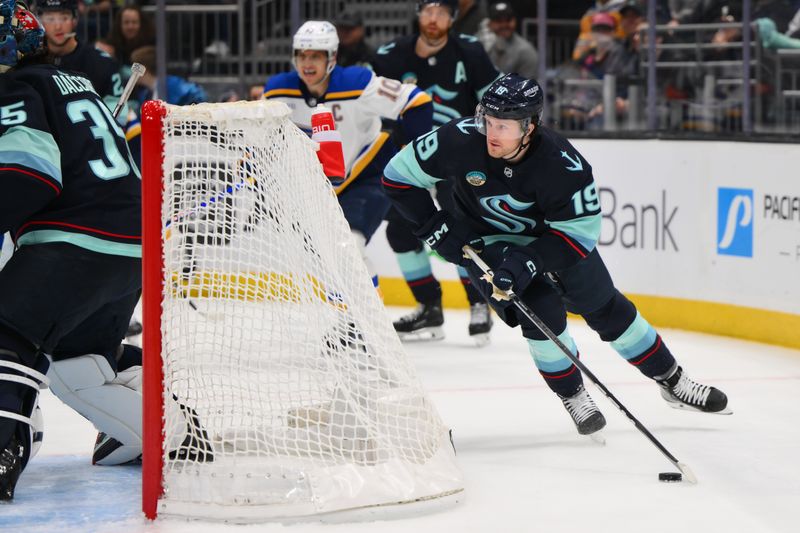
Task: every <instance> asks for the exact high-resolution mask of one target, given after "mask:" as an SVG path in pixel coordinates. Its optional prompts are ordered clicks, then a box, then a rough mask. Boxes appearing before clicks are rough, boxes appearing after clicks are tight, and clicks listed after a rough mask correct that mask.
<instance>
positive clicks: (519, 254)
mask: <svg viewBox="0 0 800 533" xmlns="http://www.w3.org/2000/svg"><path fill="white" fill-rule="evenodd" d="M538 272H539V267H538V259H537V257H536V255H535V254H534V252H533V250H531V249H530V248H528V247H525V246H511V247H508V248H506V249H505V250H504V251H503V262H502V263H500V266H499V267H498V268H497V270H495V271H494V278H493V279H492V283H493V284H494V286H495V287H497V288H498V289H500V290H501V291H506V292H508V291H510V290H513V291H514V292H515V293H517V294H522V293H523V292H525V289H527V288H528V285H530V284H531V282H532V281H533V280H534V278H536V274H538Z"/></svg>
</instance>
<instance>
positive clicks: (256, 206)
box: [160, 102, 462, 519]
mask: <svg viewBox="0 0 800 533" xmlns="http://www.w3.org/2000/svg"><path fill="white" fill-rule="evenodd" d="M287 117H288V108H287V107H285V106H284V105H282V104H275V103H267V102H256V103H248V104H244V103H242V104H224V105H222V104H214V105H205V104H204V105H200V106H191V107H172V106H169V107H168V112H167V116H166V118H165V121H164V155H165V157H164V200H163V204H162V222H163V227H164V228H165V233H164V255H165V269H164V271H165V279H164V283H165V291H164V295H163V317H162V334H163V343H162V357H163V362H164V374H165V382H164V402H165V440H164V443H165V444H164V448H165V449H164V461H165V462H164V489H165V492H164V496H163V497H162V499H161V501H160V512H161V513H166V514H170V513H174V514H180V515H190V516H200V517H203V516H205V517H217V518H227V519H231V518H243V519H257V518H261V517H280V516H292V515H305V514H312V513H320V512H328V511H335V510H341V509H350V508H358V507H364V506H371V505H382V504H387V503H399V502H409V501H414V500H418V499H427V498H431V497H437V496H441V495H447V494H450V493H453V492H456V491H458V490H460V489H461V487H462V485H461V479H460V474H459V471H458V468H457V467H456V465H455V462H454V458H453V451H452V447H451V445H450V442H449V439H448V437H447V429H446V428H445V426H444V425H443V424H442V421H441V420H440V418H439V416H438V414H437V413H436V411H435V409H434V408H433V406H432V405H431V404H430V402H429V401H428V399H427V398H426V397H425V395H424V393H423V391H422V388H421V385H420V383H419V381H418V379H417V377H416V375H415V372H414V370H413V368H412V367H411V366H410V365H409V363H408V361H407V359H406V355H405V353H404V351H403V348H402V345H401V344H400V342H399V340H398V338H397V335H396V334H395V332H394V330H393V328H392V325H391V322H390V320H389V319H388V317H387V315H386V313H385V311H384V309H383V304H382V302H381V300H380V298H379V297H378V295H377V294H376V292H375V289H374V288H373V287H372V283H371V280H370V277H369V274H368V273H367V269H366V267H365V266H364V264H363V260H362V259H361V255H360V253H359V251H358V249H357V245H356V243H355V241H354V240H353V238H352V236H351V234H350V230H349V228H348V225H347V222H346V221H345V219H344V217H343V215H342V213H341V209H340V208H339V204H338V202H337V201H336V197H335V194H334V193H333V190H332V188H331V187H330V185H329V184H328V183H327V180H326V179H325V176H324V175H323V173H322V170H321V168H320V166H319V164H318V162H317V159H316V155H315V153H314V151H313V144H312V143H311V141H310V140H309V139H308V138H307V137H306V136H305V135H304V134H303V133H302V132H301V131H300V130H299V129H297V128H296V127H295V126H294V125H293V124H291V122H289V120H288V118H287Z"/></svg>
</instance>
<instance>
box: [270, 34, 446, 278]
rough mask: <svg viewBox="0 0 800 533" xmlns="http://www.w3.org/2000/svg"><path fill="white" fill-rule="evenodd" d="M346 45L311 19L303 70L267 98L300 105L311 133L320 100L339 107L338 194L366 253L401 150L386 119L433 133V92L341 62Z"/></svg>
mask: <svg viewBox="0 0 800 533" xmlns="http://www.w3.org/2000/svg"><path fill="white" fill-rule="evenodd" d="M338 46H339V37H338V36H337V33H336V28H335V27H334V26H333V24H331V23H330V22H326V21H313V20H311V21H307V22H305V23H304V24H303V25H302V26H301V27H300V28H299V29H298V30H297V33H296V34H295V35H294V39H293V43H292V48H293V60H292V61H293V63H294V67H295V70H294V71H293V72H288V73H284V74H278V75H276V76H273V77H271V78H270V79H269V80H268V81H267V84H266V86H265V87H264V98H267V99H274V100H278V101H282V102H285V103H286V104H287V105H288V106H289V107H290V108H291V109H292V121H293V122H294V123H295V124H297V125H298V126H299V127H300V128H301V129H303V130H304V131H306V132H308V133H311V115H312V113H313V111H314V109H315V108H316V107H317V105H318V104H323V103H324V104H325V106H327V107H328V108H329V109H330V110H331V111H332V112H333V118H334V120H335V121H336V128H337V130H338V131H339V132H340V133H341V137H342V149H343V151H344V162H345V176H344V177H343V178H344V179H343V181H342V182H341V183H338V184H336V194H337V195H338V198H339V204H340V205H341V206H342V210H343V211H344V216H345V218H346V219H347V222H348V223H349V224H350V228H351V230H352V231H353V233H354V235H355V237H356V240H357V241H358V242H359V245H360V248H361V252H362V255H363V254H364V252H365V246H366V244H367V243H368V242H369V239H370V238H371V237H372V235H373V234H374V233H375V231H376V230H377V229H378V226H379V225H380V223H381V221H382V220H383V218H384V215H385V214H386V211H387V210H388V209H389V199H388V198H387V197H386V195H385V194H384V193H383V191H382V190H381V182H380V178H381V176H382V173H383V168H384V167H385V166H386V163H388V162H389V159H390V158H391V157H392V155H394V153H395V148H394V146H393V145H392V143H391V142H388V138H389V136H388V134H386V133H385V132H382V131H381V118H382V117H383V118H388V119H393V120H397V119H399V120H400V122H401V124H402V127H403V129H404V132H405V133H406V135H407V136H408V138H411V139H413V138H415V137H417V136H419V135H422V134H424V133H427V132H428V131H430V129H431V117H432V114H433V109H432V106H431V98H430V96H428V95H427V94H426V93H425V92H424V91H421V90H420V89H418V88H417V87H416V86H415V85H413V84H410V85H409V84H402V83H400V82H398V81H396V80H394V79H389V78H384V77H381V76H377V75H375V73H373V72H372V71H371V70H369V69H367V68H364V67H360V66H351V67H341V66H338V65H337V64H336V51H337V49H338ZM364 259H365V261H367V260H366V256H365V255H364ZM367 264H368V265H369V262H368V261H367ZM371 274H373V275H374V272H371ZM374 279H377V278H374Z"/></svg>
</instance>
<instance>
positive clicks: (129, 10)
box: [108, 5, 156, 65]
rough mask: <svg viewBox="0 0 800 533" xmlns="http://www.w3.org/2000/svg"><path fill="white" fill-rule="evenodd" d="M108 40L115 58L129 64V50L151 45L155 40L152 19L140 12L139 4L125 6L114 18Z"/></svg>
mask: <svg viewBox="0 0 800 533" xmlns="http://www.w3.org/2000/svg"><path fill="white" fill-rule="evenodd" d="M108 41H109V42H110V43H111V45H112V46H113V47H114V51H115V57H116V58H117V60H118V61H119V62H120V63H122V64H124V65H130V64H131V52H133V51H134V50H136V49H137V48H141V47H143V46H152V45H154V44H155V42H156V39H155V31H154V28H153V23H152V20H151V19H150V17H148V16H146V15H145V14H144V13H142V9H141V8H140V7H139V6H136V5H128V6H125V7H124V8H123V9H121V10H120V11H119V12H118V13H117V16H116V18H115V19H114V26H113V27H112V28H111V33H109V35H108Z"/></svg>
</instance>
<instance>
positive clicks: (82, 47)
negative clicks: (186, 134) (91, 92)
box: [37, 0, 127, 124]
mask: <svg viewBox="0 0 800 533" xmlns="http://www.w3.org/2000/svg"><path fill="white" fill-rule="evenodd" d="M37 9H38V15H39V19H40V20H41V21H42V23H43V24H44V29H45V37H46V39H47V50H48V51H49V52H50V54H52V56H53V64H55V65H56V66H57V67H60V68H62V69H64V70H71V71H74V72H81V73H83V75H84V76H85V77H87V78H89V81H91V82H92V85H93V86H94V88H95V90H96V91H97V94H99V95H100V97H101V98H102V99H103V102H105V104H106V107H108V108H109V109H114V107H115V106H116V105H117V102H118V101H119V98H120V96H122V88H123V84H122V72H121V67H120V64H119V63H118V62H117V60H116V59H114V58H113V57H111V56H110V55H108V54H106V53H105V52H101V51H100V50H97V49H96V48H95V47H93V46H90V45H88V44H86V43H83V42H81V41H79V40H78V39H77V37H76V35H75V29H76V27H77V25H78V1H77V0H42V1H41V2H37ZM120 116H121V117H122V120H123V122H122V123H123V124H124V119H125V117H126V116H127V112H126V111H125V112H124V113H120Z"/></svg>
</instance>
